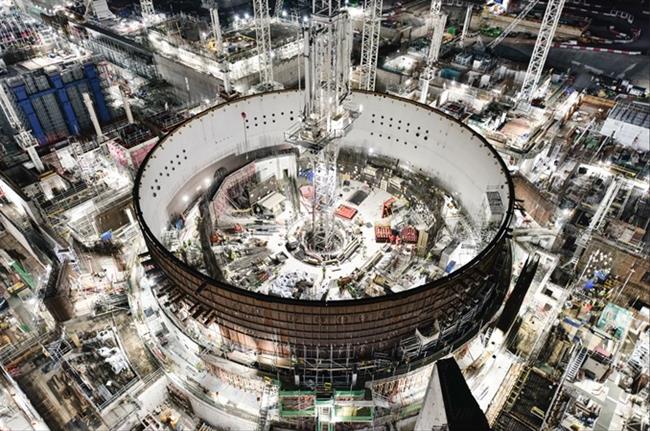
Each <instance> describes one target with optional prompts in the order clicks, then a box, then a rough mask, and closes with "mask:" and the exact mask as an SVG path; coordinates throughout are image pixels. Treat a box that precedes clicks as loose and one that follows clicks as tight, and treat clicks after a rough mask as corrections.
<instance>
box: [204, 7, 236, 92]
mask: <svg viewBox="0 0 650 431" xmlns="http://www.w3.org/2000/svg"><path fill="white" fill-rule="evenodd" d="M203 7H204V8H206V9H208V11H209V12H210V23H211V26H212V34H213V35H214V46H215V49H216V51H217V61H218V63H219V72H221V73H222V75H223V77H222V79H223V88H224V92H225V93H226V94H230V93H231V92H232V89H231V85H230V63H229V62H228V59H227V55H226V51H225V50H224V49H223V33H222V31H221V22H220V21H219V8H218V6H217V2H216V0H203Z"/></svg>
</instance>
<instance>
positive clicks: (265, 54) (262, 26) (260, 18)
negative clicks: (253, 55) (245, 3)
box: [253, 0, 273, 87]
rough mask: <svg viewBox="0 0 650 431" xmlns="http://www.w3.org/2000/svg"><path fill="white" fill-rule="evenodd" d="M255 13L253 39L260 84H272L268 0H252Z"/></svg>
mask: <svg viewBox="0 0 650 431" xmlns="http://www.w3.org/2000/svg"><path fill="white" fill-rule="evenodd" d="M253 12H254V13H255V39H256V40H255V41H256V45H257V55H258V61H259V65H260V84H261V86H262V87H264V86H270V85H273V52H272V46H271V27H270V18H269V2H268V0H253Z"/></svg>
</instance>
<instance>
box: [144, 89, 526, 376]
mask: <svg viewBox="0 0 650 431" xmlns="http://www.w3.org/2000/svg"><path fill="white" fill-rule="evenodd" d="M302 103H303V94H302V93H301V92H298V91H280V92H272V93H264V94H260V95H255V96H250V97H245V98H241V99H237V100H235V101H232V102H228V103H225V104H222V105H219V106H216V107H214V108H212V109H210V110H208V111H205V112H203V113H202V114H200V115H198V116H196V117H195V118H193V119H191V120H189V121H187V122H186V123H184V124H183V125H181V126H180V127H178V128H177V129H176V130H174V131H173V132H172V133H170V134H169V135H168V136H167V137H166V138H164V139H163V140H162V141H161V142H160V143H159V144H157V145H156V147H154V149H153V150H152V151H151V152H150V153H149V155H148V156H147V158H146V159H145V161H144V162H143V164H142V166H141V169H140V171H139V173H138V176H137V179H136V184H135V191H134V196H135V205H136V211H137V218H138V221H139V223H140V225H141V227H142V230H143V233H144V236H145V240H146V243H147V246H148V248H149V253H150V256H151V258H152V261H153V263H154V264H155V265H156V266H157V267H158V268H159V269H160V270H161V271H162V272H163V273H164V275H165V277H166V279H167V280H166V281H165V283H166V286H169V284H171V285H173V288H174V289H175V291H176V292H178V294H179V295H181V296H182V297H183V298H185V299H188V300H189V301H190V302H191V303H193V304H196V306H195V308H194V310H203V311H205V312H206V313H208V314H209V315H210V316H211V317H210V323H209V324H210V325H212V326H214V325H216V326H217V328H218V329H217V330H215V332H216V333H218V337H217V338H218V339H219V340H220V341H219V342H218V343H215V342H214V341H212V342H211V343H210V345H209V346H207V343H206V347H208V348H209V349H212V350H214V349H215V344H217V345H218V346H219V349H221V350H222V353H223V352H233V351H238V352H249V353H250V352H253V354H254V356H255V362H254V366H255V367H257V368H259V369H261V370H265V369H268V370H271V369H273V370H275V371H277V375H278V376H280V378H281V379H282V380H283V381H287V382H291V384H292V385H297V386H307V385H310V386H312V387H313V386H315V385H316V386H317V385H318V384H319V382H323V381H328V382H330V383H331V384H333V385H334V386H335V387H336V386H337V385H340V387H348V388H349V387H350V386H358V385H359V384H361V383H363V382H364V381H368V380H370V379H376V378H381V377H382V376H387V375H391V374H392V375H396V374H399V373H403V372H406V371H408V370H413V369H415V368H416V367H418V366H421V365H424V364H427V363H430V362H431V361H432V360H435V359H437V358H439V357H441V356H442V355H444V354H447V353H449V352H451V351H453V350H455V349H457V348H458V347H460V346H462V345H463V344H464V343H465V342H466V341H467V340H468V339H470V338H471V337H473V336H474V335H476V333H477V332H478V331H479V330H480V329H481V328H482V327H484V326H485V325H486V324H487V323H489V322H490V321H491V320H492V319H493V317H494V315H495V313H496V312H497V310H498V309H499V307H500V306H501V305H502V303H503V300H504V297H505V294H506V291H507V289H508V286H509V283H510V276H511V256H510V245H509V240H508V226H509V224H510V221H511V218H512V214H513V204H514V188H513V183H512V180H511V178H510V175H509V174H508V170H507V168H506V166H505V164H504V163H503V161H502V160H501V158H500V157H499V156H498V155H497V152H496V151H495V150H494V149H493V148H492V147H491V146H490V145H489V144H487V142H486V141H485V140H484V139H483V138H482V137H480V136H479V135H478V134H476V133H474V132H473V131H472V130H470V129H469V128H468V127H466V126H465V125H463V124H462V123H460V122H458V121H455V120H454V119H452V118H451V117H448V116H446V115H445V114H443V113H440V112H438V111H436V110H434V109H432V108H429V107H427V106H425V105H420V104H418V103H415V102H411V101H408V100H404V99H400V98H397V97H392V96H390V95H386V94H378V93H370V92H355V93H353V95H352V98H351V103H352V104H354V105H355V106H358V107H359V111H360V115H359V117H358V118H357V119H356V120H355V121H354V123H353V125H352V126H351V128H350V130H349V131H348V133H347V134H346V135H345V136H344V137H343V138H342V139H341V143H340V146H341V148H346V147H347V148H352V149H358V150H360V151H369V152H371V153H373V154H376V155H384V156H387V157H391V158H392V159H394V160H397V162H398V164H399V166H400V167H401V168H402V169H404V170H408V171H410V172H418V173H421V174H423V175H426V176H428V177H430V178H432V179H433V180H434V181H435V182H436V183H437V184H439V185H440V186H441V187H442V188H443V189H444V190H446V191H447V192H448V193H449V194H450V195H453V197H454V198H455V199H456V200H457V201H458V202H460V204H461V205H462V207H463V209H464V210H465V213H466V214H467V216H468V218H469V219H470V220H471V221H472V222H474V223H475V224H476V225H477V226H481V225H483V224H484V217H485V201H486V199H485V195H486V192H488V191H491V192H498V193H499V194H500V196H501V199H502V202H503V203H504V208H505V211H504V215H503V216H502V219H501V220H500V221H498V223H497V228H496V229H495V230H494V232H495V233H494V234H493V236H492V237H491V238H488V239H487V240H486V241H485V246H484V247H483V249H482V250H479V251H478V254H477V255H476V257H475V258H473V259H472V260H471V261H470V262H469V263H468V264H466V265H465V266H463V267H461V268H459V269H458V270H456V271H455V272H453V273H451V274H449V275H446V276H444V277H442V278H439V279H436V280H434V281H432V282H429V283H426V284H423V285H421V286H418V287H414V288H412V289H409V290H404V291H402V292H399V293H394V294H387V295H385V296H380V297H368V298H361V299H356V300H340V301H330V302H327V301H324V300H297V299H291V298H281V297H276V296H269V295H264V294H260V293H256V292H254V291H251V290H246V289H243V288H240V287H238V286H233V285H230V284H228V283H226V282H224V281H221V280H216V279H214V278H212V277H209V276H207V275H205V274H203V273H201V272H199V271H198V270H197V269H195V268H193V267H190V266H189V265H187V264H186V263H184V262H182V261H180V260H179V259H178V258H177V257H176V256H174V254H172V253H171V252H170V251H169V250H167V249H166V248H165V247H164V246H163V244H162V240H161V238H162V234H163V232H164V231H165V230H166V229H167V228H168V226H169V223H170V218H171V216H172V215H173V214H177V213H178V211H179V209H181V208H183V206H187V202H189V201H192V200H193V199H194V198H196V197H198V195H199V194H200V193H201V192H200V187H198V186H199V185H201V184H202V183H203V182H204V181H205V180H206V178H213V175H214V171H215V169H216V168H215V167H216V166H219V165H218V162H219V161H220V160H224V159H225V158H228V157H231V156H236V155H238V154H243V153H250V152H253V151H258V150H261V149H264V148H271V147H278V146H281V145H285V144H286V142H285V135H284V133H285V132H286V131H287V130H289V129H290V128H291V127H292V126H294V125H295V124H296V123H298V122H299V121H300V115H301V109H302V108H301V107H302ZM231 159H232V157H231ZM235 159H236V158H235ZM239 167H240V166H233V167H232V169H237V168H239ZM161 287H162V286H161ZM194 310H193V313H194ZM196 313H198V311H197V312H196ZM196 313H194V314H196ZM197 342H198V343H201V340H200V339H198V340H197ZM407 346H410V347H407ZM224 356H227V357H230V358H231V359H232V358H233V357H234V356H233V355H231V356H228V353H224ZM234 360H237V359H234ZM271 364H272V365H271ZM274 375H276V374H275V372H274ZM314 382H315V383H314Z"/></svg>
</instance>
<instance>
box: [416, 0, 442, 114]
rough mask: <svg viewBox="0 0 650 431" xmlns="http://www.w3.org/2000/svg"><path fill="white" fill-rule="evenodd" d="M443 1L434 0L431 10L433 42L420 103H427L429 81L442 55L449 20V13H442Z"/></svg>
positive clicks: (424, 72) (421, 86)
mask: <svg viewBox="0 0 650 431" xmlns="http://www.w3.org/2000/svg"><path fill="white" fill-rule="evenodd" d="M441 10H442V1H441V0H432V1H431V9H430V10H429V15H430V20H431V26H432V31H431V43H430V45H429V54H428V55H427V63H426V66H425V67H424V71H422V75H421V76H420V103H427V97H428V96H429V82H431V80H432V79H433V75H434V73H435V66H436V63H437V62H438V57H439V55H440V47H441V46H442V36H443V34H444V32H445V24H446V22H447V15H444V14H443V13H442V11H441Z"/></svg>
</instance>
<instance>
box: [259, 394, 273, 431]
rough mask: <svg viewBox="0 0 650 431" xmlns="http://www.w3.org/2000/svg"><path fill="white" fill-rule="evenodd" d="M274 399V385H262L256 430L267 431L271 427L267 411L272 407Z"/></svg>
mask: <svg viewBox="0 0 650 431" xmlns="http://www.w3.org/2000/svg"><path fill="white" fill-rule="evenodd" d="M275 399H277V389H276V386H274V385H272V384H266V385H264V390H263V391H262V396H261V397H260V420H259V422H258V423H257V431H269V430H270V429H271V421H270V420H269V411H270V410H271V409H272V407H274V406H273V404H272V403H273V401H274V400H275Z"/></svg>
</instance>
